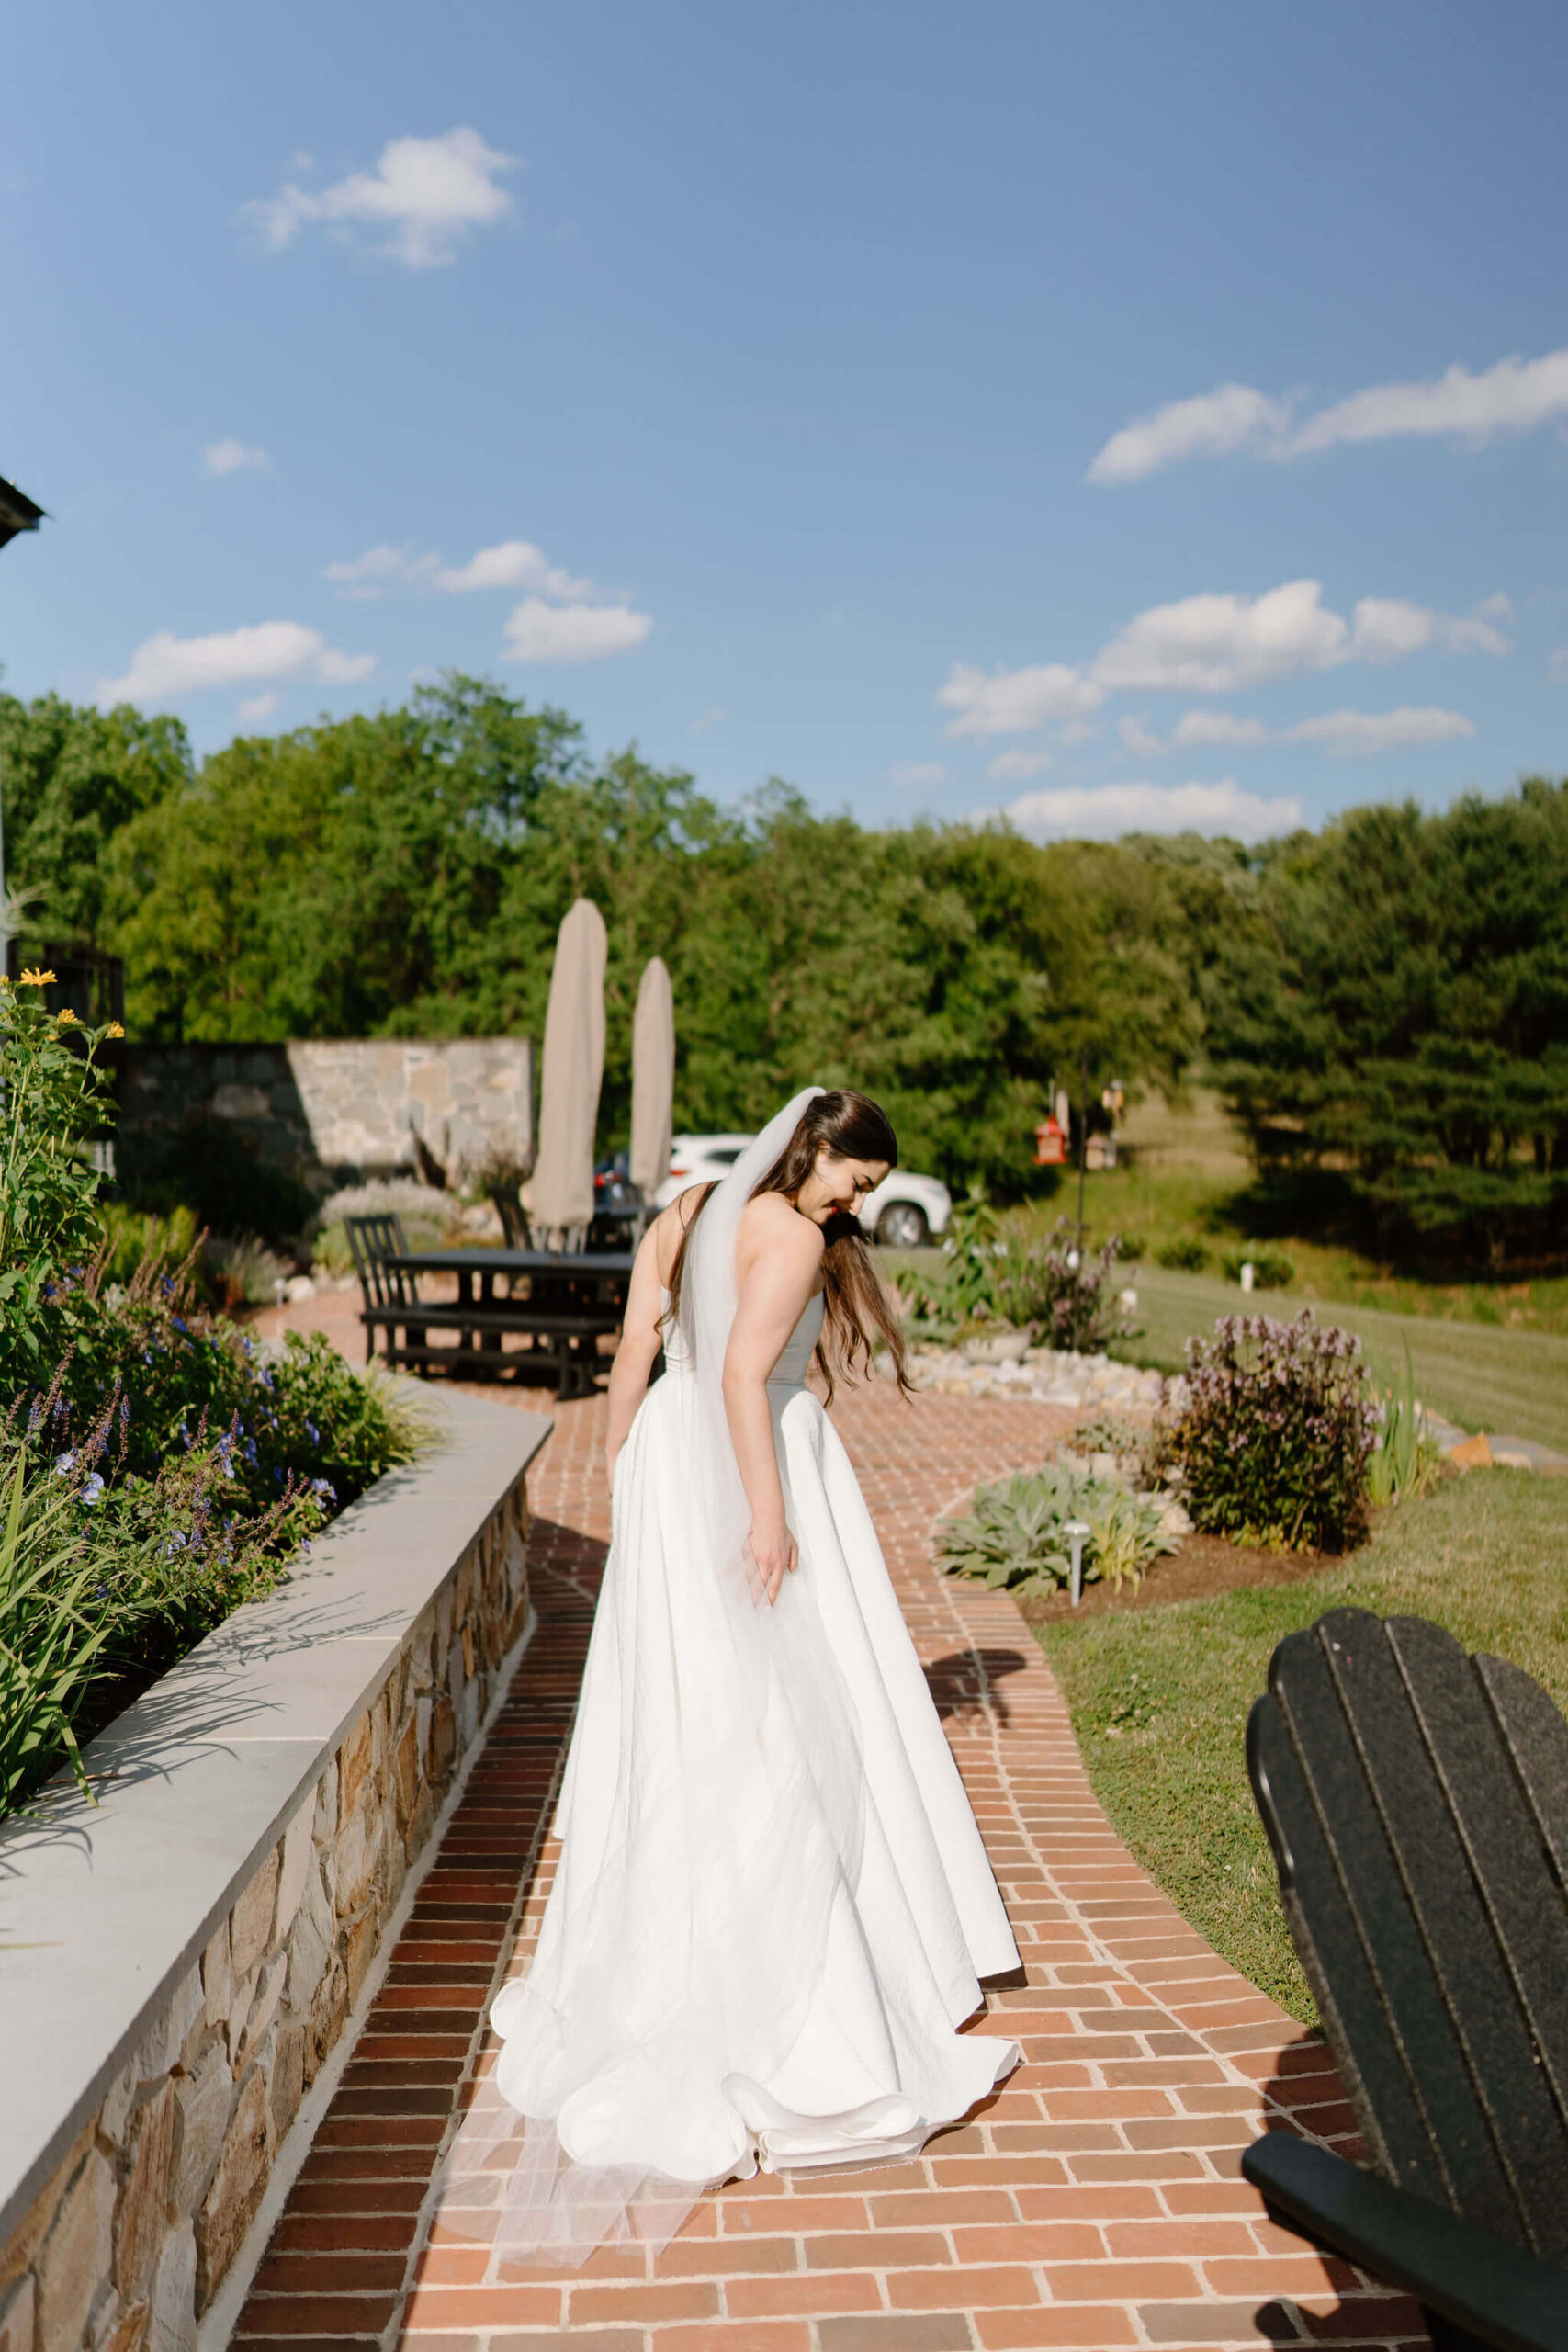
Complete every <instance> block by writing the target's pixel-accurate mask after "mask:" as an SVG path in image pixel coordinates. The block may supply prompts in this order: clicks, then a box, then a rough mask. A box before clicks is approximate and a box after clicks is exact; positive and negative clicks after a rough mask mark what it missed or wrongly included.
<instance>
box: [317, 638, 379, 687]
mask: <svg viewBox="0 0 1568 2352" xmlns="http://www.w3.org/2000/svg"><path fill="white" fill-rule="evenodd" d="M375 667H376V656H375V655H374V654H373V653H339V652H338V651H337V650H335V649H334V648H333V646H330V645H328V646H324V647H323V648H322V650H321V652H320V653H319V654H318V655H317V657H316V675H317V677H318V678H320V679H321V683H322V684H323V685H328V686H351V685H353V684H355V681H356V680H357V679H360V678H367V677H368V676H369V675H370V673H371V671H372V670H373V669H374V668H375Z"/></svg>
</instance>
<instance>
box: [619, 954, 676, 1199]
mask: <svg viewBox="0 0 1568 2352" xmlns="http://www.w3.org/2000/svg"><path fill="white" fill-rule="evenodd" d="M674 1114H675V1005H674V1000H673V998H672V996H671V989H670V973H669V968H668V967H667V966H666V964H665V961H664V958H663V956H649V960H648V962H647V963H646V964H645V965H644V966H643V970H642V981H641V984H640V986H639V987H638V989H637V1013H636V1017H635V1018H634V1020H633V1023H632V1150H631V1170H630V1173H631V1180H632V1182H633V1183H634V1184H635V1185H636V1186H637V1191H638V1192H639V1193H641V1194H642V1196H643V1198H644V1200H645V1201H649V1202H651V1201H652V1199H653V1195H654V1194H655V1193H657V1192H658V1190H659V1187H660V1184H662V1183H663V1182H664V1179H665V1178H666V1176H668V1175H669V1173H670V1132H671V1121H672V1120H673V1118H674Z"/></svg>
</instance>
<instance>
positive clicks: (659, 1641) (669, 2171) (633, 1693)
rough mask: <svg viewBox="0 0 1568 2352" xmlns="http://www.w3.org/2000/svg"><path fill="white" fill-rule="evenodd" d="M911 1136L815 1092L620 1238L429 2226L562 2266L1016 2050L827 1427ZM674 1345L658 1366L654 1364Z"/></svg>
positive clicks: (959, 2102)
mask: <svg viewBox="0 0 1568 2352" xmlns="http://www.w3.org/2000/svg"><path fill="white" fill-rule="evenodd" d="M896 1159H897V1142H896V1140H895V1138H894V1135H893V1130H892V1128H891V1126H890V1125H889V1124H888V1122H887V1119H886V1116H885V1114H883V1112H882V1111H881V1110H880V1109H879V1108H878V1107H877V1105H876V1104H875V1103H872V1102H869V1101H868V1100H867V1099H866V1097H865V1096H864V1095H862V1094H855V1093H851V1092H847V1091H844V1092H837V1093H823V1092H822V1091H820V1090H818V1089H817V1088H809V1089H807V1091H806V1092H804V1093H802V1094H798V1095H796V1096H795V1099H794V1101H793V1102H791V1103H786V1104H785V1106H784V1109H783V1110H782V1111H781V1112H780V1113H779V1114H778V1115H777V1116H776V1117H775V1118H774V1119H773V1122H772V1123H771V1124H770V1125H769V1126H768V1127H767V1128H766V1129H765V1130H764V1131H763V1133H762V1134H761V1136H758V1138H757V1140H756V1141H755V1143H753V1144H752V1145H751V1146H750V1148H749V1149H748V1150H746V1151H745V1152H744V1153H742V1155H741V1156H740V1158H739V1159H738V1161H737V1162H736V1164H735V1167H734V1168H733V1169H732V1170H731V1171H730V1173H729V1174H728V1176H727V1177H726V1178H725V1179H724V1180H723V1182H721V1183H719V1184H717V1185H716V1186H713V1187H710V1188H709V1189H708V1190H706V1191H705V1192H696V1191H694V1192H689V1193H684V1194H682V1198H681V1199H680V1200H679V1201H677V1202H676V1203H675V1204H674V1205H673V1206H672V1207H671V1208H669V1209H666V1210H665V1212H664V1213H663V1215H662V1216H660V1218H659V1219H658V1220H657V1222H656V1223H655V1224H654V1225H653V1226H652V1227H650V1229H649V1232H648V1234H647V1235H646V1236H645V1238H644V1239H643V1242H642V1246H641V1248H640V1249H639V1250H638V1252H637V1261H636V1266H635V1270H634V1272H633V1275H632V1282H631V1290H630V1295H629V1298H628V1301H627V1308H626V1325H625V1331H624V1335H623V1338H622V1340H621V1345H620V1349H619V1351H618V1353H617V1355H616V1358H615V1368H614V1370H613V1372H612V1374H611V1379H610V1394H609V1432H608V1440H607V1447H606V1453H607V1460H608V1466H609V1471H610V1476H611V1484H612V1495H613V1515H612V1531H613V1532H612V1537H611V1544H610V1553H609V1559H608V1562H607V1564H606V1566H605V1571H604V1586H603V1589H602V1592H601V1595H600V1599H599V1605H598V1611H597V1614H596V1616H595V1619H594V1624H593V1634H592V1642H591V1645H590V1647H589V1652H588V1659H587V1664H586V1668H585V1670H584V1675H583V1683H582V1694H581V1703H580V1706H579V1710H578V1715H577V1722H576V1727H575V1729H574V1732H573V1735H572V1740H571V1747H570V1753H569V1756H568V1759H567V1767H566V1775H565V1780H564V1781H563V1784H562V1789H561V1794H560V1799H559V1804H558V1811H557V1815H556V1826H557V1831H558V1836H559V1838H560V1841H561V1849H560V1860H559V1866H558V1871H557V1875H556V1879H555V1883H554V1885H553V1886H552V1888H551V1890H550V1894H549V1898H548V1901H547V1906H546V1910H545V1914H544V1918H543V1921H542V1924H541V1927H540V1930H539V1939H538V1946H537V1950H536V1954H535V1957H534V1961H533V1965H532V1967H531V1969H530V1971H529V1973H528V1975H527V1976H526V1977H525V1979H522V1980H520V1981H518V1982H515V1983H512V1984H508V1985H506V1986H505V1987H504V1989H503V1990H502V1992H501V1993H500V1994H499V1996H497V1998H496V2000H495V2001H494V2003H493V2004H492V2006H491V2024H492V2026H493V2027H494V2030H495V2031H496V2033H497V2034H498V2035H499V2036H500V2037H501V2043H502V2047H501V2050H500V2053H499V2056H498V2058H497V2059H496V2062H495V2064H494V2066H493V2068H492V2070H491V2072H490V2074H489V2075H486V2076H485V2077H484V2078H483V2079H482V2080H481V2082H480V2084H479V2087H478V2092H477V2095H476V2098H475V2103H474V2106H473V2107H472V2109H470V2110H469V2112H468V2116H467V2118H466V2119H465V2121H464V2124H463V2127H462V2129H461V2131H460V2132H459V2134H458V2136H457V2142H456V2143H455V2144H454V2147H453V2150H452V2152H451V2154H450V2155H449V2157H448V2159H447V2163H446V2168H445V2173H444V2177H443V2188H442V2211H441V2219H442V2222H443V2225H444V2227H445V2228H446V2232H447V2233H449V2234H459V2235H463V2236H468V2237H479V2238H482V2239H485V2240H487V2241H489V2242H490V2243H491V2245H493V2247H494V2248H495V2250H496V2252H497V2253H498V2254H499V2255H501V2256H504V2257H506V2258H508V2259H512V2260H534V2261H541V2260H542V2261H547V2262H552V2263H556V2264H565V2265H570V2266H575V2265H577V2264H579V2263H581V2261H582V2260H583V2259H584V2258H585V2257H586V2256H587V2255H588V2254H589V2253H590V2252H591V2251H592V2247H593V2246H594V2245H596V2244H598V2243H600V2242H601V2241H602V2240H604V2238H606V2237H617V2236H625V2235H627V2234H630V2235H633V2236H635V2237H636V2238H637V2240H639V2241H640V2242H651V2243H653V2244H655V2245H658V2244H661V2243H662V2242H664V2241H665V2240H666V2239H668V2238H669V2237H670V2236H671V2235H672V2234H673V2233H674V2232H675V2230H677V2229H678V2228H679V2227H680V2224H681V2222H682V2220H683V2219H684V2218H685V2215H686V2214H687V2213H688V2212H689V2211H690V2210H691V2208H692V2206H693V2205H694V2203H695V2202H696V2200H697V2199H698V2198H699V2197H700V2196H701V2194H702V2193H703V2191H704V2190H705V2189H706V2188H711V2187H713V2186H715V2185H716V2184H717V2183H719V2182H721V2181H724V2180H727V2179H731V2178H734V2177H750V2175H751V2174H753V2173H754V2172H755V2171H756V2170H757V2169H758V2167H759V2166H761V2168H762V2169H763V2170H765V2171H771V2172H784V2171H786V2170H791V2169H795V2168H801V2169H806V2170H814V2171H819V2170H823V2169H826V2168H829V2167H832V2166H837V2165H874V2164H882V2163H886V2162H887V2161H888V2160H889V2159H891V2158H895V2157H898V2156H908V2155H913V2154H915V2153H916V2152H917V2151H918V2150H919V2148H920V2147H921V2145H922V2144H923V2143H924V2142H925V2141H926V2140H927V2139H928V2138H929V2137H930V2135H931V2133H932V2132H933V2131H936V2130H938V2129H940V2128H942V2126H945V2125H947V2124H949V2123H951V2122H953V2121H954V2120H956V2119H957V2118H958V2117H960V2116H962V2115H964V2113H965V2112H966V2111H967V2110H968V2109H970V2108H971V2107H973V2106H974V2104H975V2102H976V2100H977V2099H980V2098H984V2097H985V2096H986V2095H987V2093H988V2092H990V2091H991V2090H992V2089H993V2088H994V2086H996V2084H997V2083H998V2081H999V2080H1000V2079H1001V2077H1002V2076H1003V2075H1006V2074H1007V2073H1008V2072H1009V2071H1010V2069H1011V2068H1012V2067H1013V2066H1014V2065H1016V2064H1017V2063H1018V2057H1019V2052H1018V2049H1017V2045H1016V2044H1015V2043H1013V2042H1011V2041H1006V2040H1003V2039H1000V2038H998V2037H995V2036H992V2035H988V2034H987V2035H972V2036H971V2035H963V2034H960V2033H959V2032H958V2031H957V2028H958V2027H959V2026H961V2025H962V2024H963V2022H964V2019H965V2018H968V2017H969V2016H970V2015H971V2014H972V2013H973V2012H974V2011H975V2010H976V2008H978V2007H980V2004H981V1997H982V1996H981V1992H980V1986H979V1983H978V1979H979V1978H980V1977H982V1976H988V1975H995V1974H999V1973H1004V1972H1007V1971H1009V1970H1011V1969H1014V1968H1016V1967H1017V1965H1018V1952H1017V1949H1016V1947H1015V1945H1014V1942H1013V1939H1012V1933H1011V1930H1010V1928H1009V1926H1008V1921H1007V1915H1006V1912H1005V1911H1004V1909H1003V1907H1002V1903H1001V1898H1000V1896H999V1895H998V1892H997V1887H996V1883H995V1881H994V1879H993V1878H992V1875H991V1871H990V1868H989V1865H988V1864H987V1860H986V1855H985V1849H984V1848H983V1847H982V1845H981V1842H980V1837H979V1832H978V1831H977V1829H976V1826H975V1821H974V1817H973V1815H972V1814H971V1812H970V1810H969V1806H968V1803H967V1801H966V1799H965V1796H964V1788H963V1783H962V1782H961V1781H960V1779H959V1777H958V1771H957V1768H956V1767H955V1765H954V1764H953V1758H952V1756H951V1755H950V1753H949V1751H948V1747H947V1743H946V1740H945V1739H944V1737H943V1736H942V1728H941V1725H940V1724H939V1723H938V1720H937V1716H936V1713H935V1710H934V1708H933V1707H932V1704H931V1698H930V1696H929V1694H928V1692H927V1689H926V1685H925V1680H924V1678H923V1676H922V1674H921V1671H920V1668H919V1661H918V1660H917V1658H916V1656H915V1652H914V1648H913V1646H912V1645H911V1643H910V1640H909V1636H908V1632H907V1631H906V1629H905V1626H904V1622H903V1619H902V1616H901V1615H900V1613H899V1610H898V1604H897V1600H895V1598H894V1594H893V1589H892V1586H891V1585H890V1583H889V1581H888V1577H887V1571H886V1567H885V1566H884V1564H883V1559H882V1554H881V1551H880V1549H879V1547H878V1544H877V1541H876V1536H875V1532H874V1529H873V1527H872V1523H871V1519H870V1516H869V1514H868V1512H867V1510H866V1507H865V1503H864V1501H863V1498H862V1496H861V1492H860V1489H859V1487H858V1486H857V1485H856V1483H855V1477H854V1473H853V1472H852V1469H851V1467H850V1464H849V1460H848V1457H847V1456H846V1454H845V1453H844V1449H843V1446H842V1444H841V1443H840V1440H839V1438H838V1435H837V1433H836V1432H835V1430H833V1427H832V1425H831V1423H830V1422H829V1419H828V1418H827V1416H826V1414H825V1413H824V1411H823V1408H822V1406H821V1405H820V1404H819V1403H818V1399H817V1397H816V1396H815V1395H814V1394H813V1393H812V1391H811V1390H810V1389H809V1388H808V1387H807V1385H806V1380H807V1368H808V1365H809V1363H810V1361H811V1359H812V1357H813V1355H815V1358H816V1362H817V1364H818V1370H819V1372H820V1374H821V1376H822V1379H823V1382H824V1384H825V1385H826V1387H827V1390H828V1394H829V1399H830V1398H831V1395H832V1387H833V1380H834V1374H835V1372H837V1373H839V1374H841V1375H847V1374H852V1372H853V1369H854V1367H855V1365H856V1363H857V1361H858V1362H860V1363H863V1366H864V1368H865V1369H867V1370H869V1369H870V1364H871V1354H872V1346H873V1343H874V1340H875V1339H877V1338H880V1339H881V1340H884V1341H885V1342H886V1348H887V1351H888V1354H889V1356H890V1358H891V1360H892V1363H893V1366H894V1368H895V1371H896V1373H897V1378H898V1380H899V1383H900V1385H903V1358H902V1348H901V1344H900V1335H899V1331H898V1328H897V1322H896V1321H895V1320H894V1318H893V1317H892V1315H891V1313H890V1311H889V1309H888V1306H887V1305H886V1301H885V1298H884V1295H883V1293H882V1290H881V1287H880V1285H879V1283H878V1281H877V1278H876V1275H875V1273H874V1271H873V1268H872V1265H871V1261H870V1258H869V1254H868V1252H867V1250H866V1247H865V1244H864V1242H863V1239H862V1238H861V1234H860V1228H859V1226H858V1223H857V1222H856V1221H855V1215H854V1213H855V1211H856V1210H857V1209H858V1208H859V1207H860V1205H861V1204H862V1202H863V1200H864V1198H865V1196H866V1194H867V1193H870V1192H872V1191H873V1190H874V1188H875V1186H876V1185H877V1184H878V1183H880V1182H881V1181H882V1179H883V1178H884V1177H885V1176H886V1174H887V1172H888V1170H889V1169H890V1168H891V1167H892V1165H893V1164H894V1162H895V1160H896ZM661 1346H662V1348H663V1351H664V1356H665V1363H666V1373H665V1376H664V1377H663V1378H662V1379H661V1380H660V1381H658V1382H657V1383H656V1384H655V1385H653V1386H652V1387H651V1388H649V1376H650V1374H651V1373H652V1371H653V1367H654V1363H655V1361H656V1359H657V1357H658V1354H659V1351H660V1347H661Z"/></svg>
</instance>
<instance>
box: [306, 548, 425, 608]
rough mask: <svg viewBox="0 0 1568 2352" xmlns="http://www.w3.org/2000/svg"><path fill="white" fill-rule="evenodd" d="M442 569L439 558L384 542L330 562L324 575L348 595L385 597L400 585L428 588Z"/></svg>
mask: <svg viewBox="0 0 1568 2352" xmlns="http://www.w3.org/2000/svg"><path fill="white" fill-rule="evenodd" d="M440 569H441V558H440V557H439V556H438V555H415V553H414V551H413V549H412V548H395V547H392V546H390V545H389V544H388V543H387V542H386V541H385V540H384V541H383V542H382V544H381V545H380V546H379V547H374V548H366V550H365V553H364V554H363V555H356V556H353V557H351V558H350V559H349V560H347V561H346V562H343V563H329V564H328V566H327V568H326V572H325V575H324V576H325V577H326V578H327V579H328V580H333V581H335V582H337V584H338V586H339V587H340V588H342V589H343V590H344V594H347V595H350V596H384V595H386V594H387V592H388V590H389V589H391V588H395V587H399V586H402V587H410V588H412V587H428V585H429V584H430V582H432V581H433V580H434V577H435V575H436V573H437V572H438V571H440Z"/></svg>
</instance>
